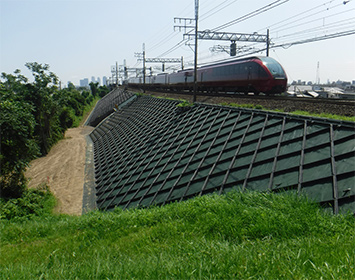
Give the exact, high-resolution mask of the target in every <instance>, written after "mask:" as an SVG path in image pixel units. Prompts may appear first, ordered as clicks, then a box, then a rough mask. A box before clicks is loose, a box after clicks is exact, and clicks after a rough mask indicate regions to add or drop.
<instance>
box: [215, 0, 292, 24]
mask: <svg viewBox="0 0 355 280" xmlns="http://www.w3.org/2000/svg"><path fill="white" fill-rule="evenodd" d="M281 1H282V2H281ZM288 1H289V0H277V1H274V2H272V3H270V4H268V5H266V6H264V7H262V8H260V9H257V10H255V11H253V12H251V13H248V14H246V15H244V16H242V17H239V18H237V19H235V20H232V21H230V22H227V23H225V24H222V25H220V26H218V27H216V28H214V29H212V31H218V30H221V29H223V28H227V27H230V26H232V25H234V24H237V23H239V22H242V21H244V20H247V19H249V18H252V17H254V16H257V15H259V14H261V13H264V12H266V11H269V10H271V9H273V8H276V7H278V6H280V5H282V4H285V3H287V2H288ZM280 2H281V3H280Z"/></svg>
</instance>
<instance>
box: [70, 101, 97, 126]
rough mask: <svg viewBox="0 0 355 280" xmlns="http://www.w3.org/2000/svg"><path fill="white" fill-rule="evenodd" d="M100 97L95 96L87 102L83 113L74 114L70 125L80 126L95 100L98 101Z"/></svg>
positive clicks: (92, 107) (93, 105)
mask: <svg viewBox="0 0 355 280" xmlns="http://www.w3.org/2000/svg"><path fill="white" fill-rule="evenodd" d="M100 99H101V97H99V96H96V97H95V99H94V100H93V101H92V102H91V103H90V104H87V105H86V106H85V108H84V111H83V114H82V115H81V116H74V123H73V126H72V127H78V126H80V125H81V124H82V122H83V121H85V119H86V117H87V116H88V114H89V113H90V112H91V111H92V110H93V109H94V107H95V106H96V103H97V101H99V100H100Z"/></svg>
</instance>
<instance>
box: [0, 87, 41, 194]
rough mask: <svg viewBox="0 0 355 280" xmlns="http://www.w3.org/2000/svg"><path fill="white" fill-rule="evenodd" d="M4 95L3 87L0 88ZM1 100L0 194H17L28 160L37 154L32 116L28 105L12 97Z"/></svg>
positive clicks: (19, 191)
mask: <svg viewBox="0 0 355 280" xmlns="http://www.w3.org/2000/svg"><path fill="white" fill-rule="evenodd" d="M0 93H1V95H2V96H3V95H5V94H6V93H5V90H4V88H2V89H1V90H0ZM7 97H8V98H7V100H1V101H0V131H1V147H0V148H1V154H0V166H1V168H0V196H1V197H5V198H9V197H11V198H13V197H20V196H21V194H22V191H23V190H24V188H25V186H26V179H25V176H24V172H25V170H26V167H27V166H28V164H29V162H30V160H32V159H33V158H35V157H36V156H38V155H39V147H38V145H37V143H36V141H35V139H34V135H33V134H34V128H35V125H36V122H35V118H34V116H33V114H32V111H33V107H32V106H31V105H29V104H26V103H23V102H20V101H15V100H11V99H10V98H9V95H8V96H7Z"/></svg>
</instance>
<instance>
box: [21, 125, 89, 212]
mask: <svg viewBox="0 0 355 280" xmlns="http://www.w3.org/2000/svg"><path fill="white" fill-rule="evenodd" d="M92 130H93V128H92V127H88V126H80V127H76V128H71V129H68V130H67V131H66V133H65V137H64V139H62V140H61V141H59V142H58V143H57V144H56V145H55V146H54V147H52V149H51V150H50V152H49V153H48V155H47V156H45V157H42V158H38V159H35V160H33V161H32V162H31V163H30V167H29V168H28V170H27V172H26V177H27V178H28V179H30V181H29V186H30V187H36V186H38V185H41V184H44V183H45V184H47V185H48V186H49V187H50V189H51V191H52V192H53V194H54V195H55V197H56V198H57V200H58V206H57V209H56V211H57V212H59V213H65V214H72V215H81V213H82V204H83V186H84V176H85V152H86V139H85V137H86V135H88V134H89V133H90V132H91V131H92Z"/></svg>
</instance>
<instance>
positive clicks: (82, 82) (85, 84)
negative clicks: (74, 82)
mask: <svg viewBox="0 0 355 280" xmlns="http://www.w3.org/2000/svg"><path fill="white" fill-rule="evenodd" d="M80 86H81V87H88V86H89V79H88V78H85V79H82V80H80Z"/></svg>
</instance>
